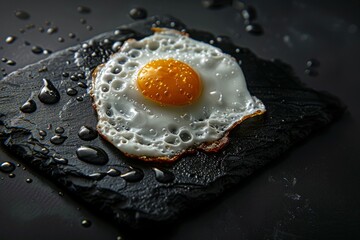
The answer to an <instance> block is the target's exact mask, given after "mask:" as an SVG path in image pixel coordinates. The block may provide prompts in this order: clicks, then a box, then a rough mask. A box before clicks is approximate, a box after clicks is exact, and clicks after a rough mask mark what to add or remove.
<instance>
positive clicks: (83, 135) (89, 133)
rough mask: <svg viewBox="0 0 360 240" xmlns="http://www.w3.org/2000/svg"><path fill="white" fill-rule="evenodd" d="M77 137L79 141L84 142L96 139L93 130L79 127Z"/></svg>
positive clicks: (95, 133)
mask: <svg viewBox="0 0 360 240" xmlns="http://www.w3.org/2000/svg"><path fill="white" fill-rule="evenodd" d="M78 136H79V138H80V139H82V140H84V141H91V140H94V139H95V138H97V136H98V133H97V131H96V130H95V129H93V128H92V127H88V126H81V127H80V130H79V132H78Z"/></svg>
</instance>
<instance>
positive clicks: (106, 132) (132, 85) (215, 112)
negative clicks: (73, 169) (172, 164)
mask: <svg viewBox="0 0 360 240" xmlns="http://www.w3.org/2000/svg"><path fill="white" fill-rule="evenodd" d="M169 58H173V59H175V60H179V61H182V62H184V63H186V64H188V65H189V66H190V67H191V68H192V69H194V70H195V71H196V72H197V73H198V75H199V77H200V78H201V80H202V82H203V91H202V94H201V95H200V97H199V99H198V100H197V101H196V102H194V103H192V104H190V105H186V106H161V105H159V104H158V103H155V102H152V101H151V100H148V99H146V98H145V97H144V96H143V95H142V94H141V92H140V91H139V90H138V87H137V83H136V78H137V74H138V71H139V70H140V69H141V68H142V67H143V66H144V65H146V64H147V63H148V62H150V61H153V60H156V59H169ZM92 91H93V98H94V104H95V106H97V107H96V109H97V113H98V119H99V121H98V130H99V131H100V132H101V134H102V135H103V136H105V137H106V139H107V140H108V141H110V142H111V143H112V144H114V145H115V146H116V147H117V148H118V149H120V150H121V151H123V152H125V153H127V154H130V155H135V156H147V157H163V156H170V157H171V156H173V155H175V154H179V153H181V152H183V151H185V150H186V149H188V148H194V147H196V146H199V145H200V144H202V143H205V142H214V141H217V140H219V139H221V138H222V137H223V136H224V134H225V132H226V131H228V130H229V129H230V128H232V126H233V125H234V124H236V123H237V122H239V121H241V120H242V119H243V118H245V117H247V116H249V115H253V114H255V113H257V112H264V111H265V107H264V105H263V104H262V102H261V101H260V100H259V99H257V98H256V97H253V96H251V95H250V94H249V92H248V90H247V88H246V82H245V78H244V76H243V73H242V71H241V68H240V67H239V65H238V64H237V63H236V61H235V60H234V59H233V58H232V57H231V56H230V55H227V54H224V53H222V51H221V50H220V49H218V48H215V47H214V46H211V45H209V44H206V43H203V42H199V41H196V40H193V39H191V38H189V37H186V36H183V35H181V34H177V33H174V32H173V31H169V32H166V31H165V32H160V33H156V34H154V35H152V36H150V37H147V38H144V39H142V40H140V41H135V40H131V41H127V42H125V43H124V45H123V46H122V49H121V51H120V52H118V53H116V54H114V55H112V56H111V58H110V60H109V61H108V62H107V63H106V64H105V65H104V66H103V67H102V68H101V69H100V70H99V72H98V73H97V77H96V79H95V80H94V86H93V89H92ZM164 94H165V93H164Z"/></svg>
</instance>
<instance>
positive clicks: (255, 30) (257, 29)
mask: <svg viewBox="0 0 360 240" xmlns="http://www.w3.org/2000/svg"><path fill="white" fill-rule="evenodd" d="M245 30H246V31H247V32H248V33H250V34H252V35H257V36H259V35H262V34H263V33H264V30H263V28H262V27H261V25H259V24H257V23H250V24H247V25H246V26H245Z"/></svg>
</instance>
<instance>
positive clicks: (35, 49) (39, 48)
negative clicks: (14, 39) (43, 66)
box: [31, 46, 44, 54]
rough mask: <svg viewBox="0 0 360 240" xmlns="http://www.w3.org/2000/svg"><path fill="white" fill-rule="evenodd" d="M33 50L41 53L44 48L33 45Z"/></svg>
mask: <svg viewBox="0 0 360 240" xmlns="http://www.w3.org/2000/svg"><path fill="white" fill-rule="evenodd" d="M31 51H32V52H33V53H35V54H41V53H43V52H44V50H43V49H42V48H41V47H39V46H33V47H32V48H31Z"/></svg>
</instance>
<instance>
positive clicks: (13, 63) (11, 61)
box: [6, 59, 16, 66]
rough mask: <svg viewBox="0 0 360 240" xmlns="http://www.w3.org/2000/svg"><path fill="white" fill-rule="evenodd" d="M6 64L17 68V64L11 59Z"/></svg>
mask: <svg viewBox="0 0 360 240" xmlns="http://www.w3.org/2000/svg"><path fill="white" fill-rule="evenodd" d="M6 64H7V65H9V66H15V65H16V62H15V61H13V60H10V59H9V60H7V61H6Z"/></svg>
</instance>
